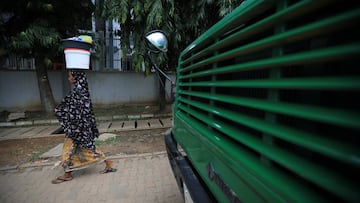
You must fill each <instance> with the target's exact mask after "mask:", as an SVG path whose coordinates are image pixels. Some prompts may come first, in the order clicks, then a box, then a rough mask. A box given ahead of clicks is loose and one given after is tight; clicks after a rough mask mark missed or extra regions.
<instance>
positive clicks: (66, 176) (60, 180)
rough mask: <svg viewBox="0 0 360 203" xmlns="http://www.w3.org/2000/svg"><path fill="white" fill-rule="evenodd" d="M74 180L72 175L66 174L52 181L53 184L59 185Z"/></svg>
mask: <svg viewBox="0 0 360 203" xmlns="http://www.w3.org/2000/svg"><path fill="white" fill-rule="evenodd" d="M72 179H73V177H72V175H71V173H69V172H66V173H65V174H64V175H62V176H59V177H57V178H56V179H54V180H52V181H51V183H52V184H59V183H62V182H65V181H71V180H72Z"/></svg>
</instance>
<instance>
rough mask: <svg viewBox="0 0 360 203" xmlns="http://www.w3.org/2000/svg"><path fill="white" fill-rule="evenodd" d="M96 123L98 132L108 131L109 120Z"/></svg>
mask: <svg viewBox="0 0 360 203" xmlns="http://www.w3.org/2000/svg"><path fill="white" fill-rule="evenodd" d="M97 125H98V129H99V132H100V133H102V132H108V129H109V126H110V125H111V121H104V122H98V123H97Z"/></svg>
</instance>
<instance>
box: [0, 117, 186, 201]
mask: <svg viewBox="0 0 360 203" xmlns="http://www.w3.org/2000/svg"><path fill="white" fill-rule="evenodd" d="M171 122H172V120H171V118H161V119H159V118H149V119H147V120H138V121H135V120H133V121H104V122H99V130H100V132H101V133H106V132H115V131H131V130H146V129H157V128H164V129H166V128H169V127H170V126H171ZM58 128H59V125H58V124H55V125H31V126H27V127H11V128H0V141H1V140H7V139H24V138H30V137H32V138H33V137H45V136H53V135H50V134H51V133H53V132H54V131H56V129H58ZM108 158H110V159H111V160H113V161H114V167H115V168H117V169H118V171H117V172H115V173H108V174H99V171H100V170H102V169H103V168H104V163H99V164H97V165H93V166H90V167H88V168H86V169H83V170H79V171H75V172H74V173H73V176H74V179H73V180H72V181H68V182H64V183H61V184H58V185H54V184H52V183H51V180H52V179H54V178H56V177H57V176H60V175H62V174H63V169H62V167H60V166H55V162H54V163H43V164H36V163H35V164H28V165H26V164H25V165H21V167H20V168H17V169H16V168H9V169H5V170H4V169H2V170H0V182H1V185H0V202H1V203H8V202H14V203H15V202H16V203H22V202H26V203H32V202H34V203H35V202H36V203H42V202H44V203H50V202H51V203H53V202H54V203H56V202H59V203H60V202H61V203H64V202H77V203H81V202H86V203H92V202H106V203H108V202H109V203H111V202H124V203H132V202H134V203H138V202H149V203H151V202H164V203H165V202H166V203H167V202H171V203H177V202H183V200H182V196H181V194H180V192H179V189H178V187H177V184H176V181H175V178H174V176H173V174H172V172H171V168H170V165H169V161H168V159H167V155H166V153H165V152H156V153H148V154H135V155H118V156H113V157H108Z"/></svg>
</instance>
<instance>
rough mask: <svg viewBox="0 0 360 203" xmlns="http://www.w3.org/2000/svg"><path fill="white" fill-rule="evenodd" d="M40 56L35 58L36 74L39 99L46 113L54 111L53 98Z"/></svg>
mask: <svg viewBox="0 0 360 203" xmlns="http://www.w3.org/2000/svg"><path fill="white" fill-rule="evenodd" d="M42 60H43V59H42V58H35V66H36V76H37V81H38V87H39V93H40V100H41V105H42V107H43V110H44V111H45V112H46V113H47V114H51V113H53V112H54V108H55V99H54V96H53V93H52V90H51V86H50V82H49V77H48V72H47V69H46V66H45V64H43V63H42V62H41V61H42Z"/></svg>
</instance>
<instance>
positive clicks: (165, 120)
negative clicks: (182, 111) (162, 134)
mask: <svg viewBox="0 0 360 203" xmlns="http://www.w3.org/2000/svg"><path fill="white" fill-rule="evenodd" d="M159 120H161V122H162V123H163V125H164V127H171V126H172V123H173V119H172V118H160V119H159Z"/></svg>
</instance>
